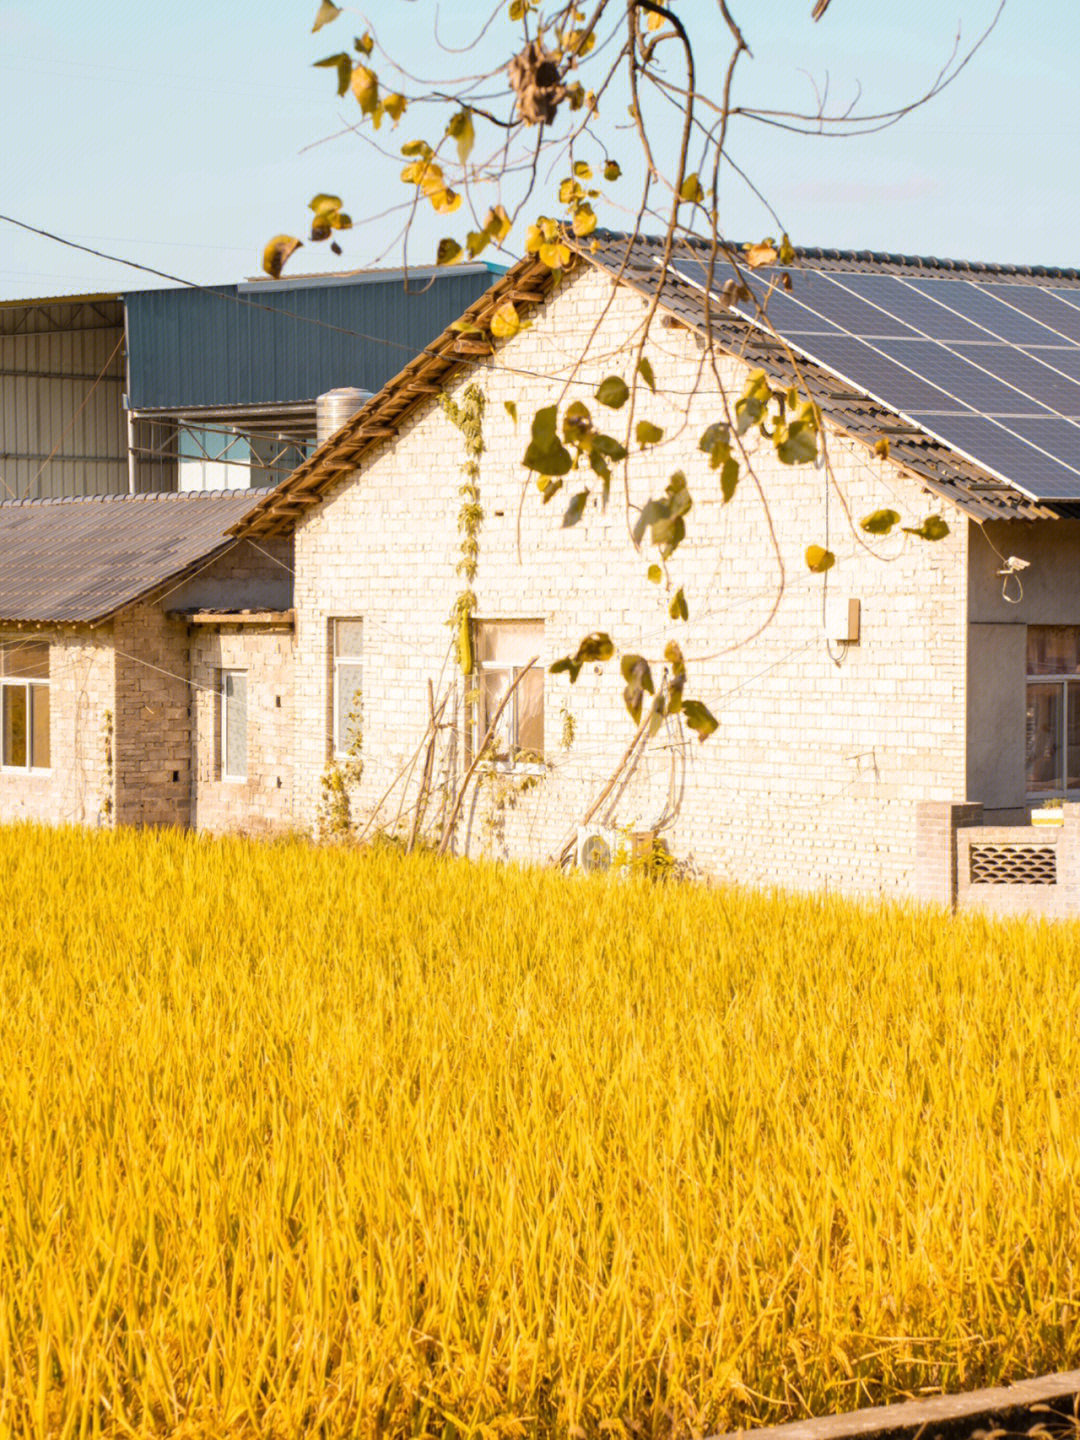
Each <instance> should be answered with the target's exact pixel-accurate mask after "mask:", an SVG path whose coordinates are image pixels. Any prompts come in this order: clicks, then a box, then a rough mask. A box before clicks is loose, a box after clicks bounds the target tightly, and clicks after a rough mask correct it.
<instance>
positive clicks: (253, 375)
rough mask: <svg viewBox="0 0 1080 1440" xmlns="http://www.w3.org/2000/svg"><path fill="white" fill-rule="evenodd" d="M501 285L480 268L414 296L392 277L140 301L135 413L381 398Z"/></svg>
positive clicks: (132, 350)
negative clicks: (352, 394) (339, 390)
mask: <svg viewBox="0 0 1080 1440" xmlns="http://www.w3.org/2000/svg"><path fill="white" fill-rule="evenodd" d="M491 280H492V274H491V272H490V271H489V270H487V269H486V267H484V268H481V267H472V268H470V269H468V270H444V271H441V272H440V273H439V274H437V275H435V276H425V277H424V278H423V279H421V280H419V281H418V280H417V279H416V278H415V277H410V289H409V291H406V290H405V288H404V286H403V284H402V282H401V278H400V273H399V274H396V275H395V274H394V273H391V274H389V275H385V274H374V275H373V274H367V275H363V274H361V275H357V276H356V277H354V279H353V280H352V281H350V280H349V279H348V278H347V277H340V276H331V277H328V278H327V279H326V281H325V282H323V283H320V282H319V280H318V279H317V278H316V279H314V280H313V279H301V280H298V281H297V282H295V283H289V282H287V281H279V282H267V285H266V286H265V288H264V287H263V286H261V285H250V284H249V285H223V286H219V287H216V288H214V289H197V290H196V289H191V290H143V291H136V292H133V293H132V292H129V293H128V294H127V295H126V296H125V301H126V304H127V316H128V341H129V354H130V362H129V364H130V374H131V393H130V396H129V404H130V405H131V406H132V408H133V409H136V410H159V409H170V410H175V409H182V408H184V407H187V406H212V405H213V406H221V405H256V404H263V403H266V402H274V401H297V400H313V399H314V398H315V397H316V396H317V395H321V394H322V393H323V392H324V391H326V390H332V389H334V388H336V387H338V386H342V385H355V386H357V387H358V388H359V389H361V390H372V391H375V390H379V389H381V388H382V386H383V385H385V384H386V382H387V381H388V380H389V379H390V378H391V377H392V376H394V375H396V374H397V372H398V371H399V370H400V369H401V367H402V365H403V364H404V363H405V361H406V360H409V359H411V358H412V357H413V356H414V355H415V354H416V353H417V352H418V351H420V350H422V349H423V348H424V346H425V345H427V344H428V343H429V342H430V341H431V340H433V339H434V338H435V337H436V336H437V335H438V334H439V333H440V331H442V330H443V329H445V327H446V326H447V325H449V324H450V322H451V321H452V320H455V319H457V317H458V316H459V315H460V314H461V312H462V311H463V310H465V309H466V308H467V307H468V306H469V305H470V304H471V303H472V301H473V300H475V299H476V298H477V296H479V295H481V294H483V292H484V291H485V290H486V289H487V288H488V286H489V285H490V283H491ZM271 286H272V288H271Z"/></svg>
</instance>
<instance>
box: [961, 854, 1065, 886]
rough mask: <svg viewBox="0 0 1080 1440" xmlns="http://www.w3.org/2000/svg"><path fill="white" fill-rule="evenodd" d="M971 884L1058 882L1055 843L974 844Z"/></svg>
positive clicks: (1053, 883)
mask: <svg viewBox="0 0 1080 1440" xmlns="http://www.w3.org/2000/svg"><path fill="white" fill-rule="evenodd" d="M971 883H972V885H1056V884H1057V851H1056V850H1055V848H1054V846H1053V845H972V847H971Z"/></svg>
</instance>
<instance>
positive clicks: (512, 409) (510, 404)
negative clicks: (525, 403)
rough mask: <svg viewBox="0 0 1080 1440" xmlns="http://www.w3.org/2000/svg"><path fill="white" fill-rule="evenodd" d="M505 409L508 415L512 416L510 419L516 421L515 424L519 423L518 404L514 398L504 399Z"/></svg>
mask: <svg viewBox="0 0 1080 1440" xmlns="http://www.w3.org/2000/svg"><path fill="white" fill-rule="evenodd" d="M503 409H504V410H505V411H506V413H507V415H509V416H510V419H511V420H512V421H513V422H514V424H515V425H516V424H517V405H516V403H515V402H514V401H513V400H504V401H503Z"/></svg>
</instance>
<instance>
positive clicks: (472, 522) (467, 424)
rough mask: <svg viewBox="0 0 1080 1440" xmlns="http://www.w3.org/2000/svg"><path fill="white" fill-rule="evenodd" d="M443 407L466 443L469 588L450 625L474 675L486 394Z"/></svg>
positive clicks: (462, 531) (463, 530)
mask: <svg viewBox="0 0 1080 1440" xmlns="http://www.w3.org/2000/svg"><path fill="white" fill-rule="evenodd" d="M439 404H440V405H441V406H442V408H443V410H444V411H445V413H446V416H447V419H448V420H449V421H450V423H451V424H452V425H456V426H457V428H458V429H459V430H460V431H461V434H462V437H463V439H464V441H465V457H466V458H465V463H464V464H463V465H462V467H461V473H462V476H463V479H462V483H461V485H460V486H459V487H458V494H459V495H460V496H461V508H460V509H459V510H458V534H459V535H460V537H461V540H460V546H459V548H460V552H461V553H460V558H459V559H458V562H457V573H458V574H459V575H460V576H461V578H462V580H464V582H465V588H464V589H463V590H462V591H461V593H460V594H459V595H458V596H457V598H456V599H455V601H454V606H453V610H452V611H451V614H450V624H451V625H452V626H453V627H454V629H455V631H456V633H457V657H458V665H459V666H460V667H461V673H462V674H463V675H471V674H472V671H473V653H472V617H473V612H474V611H475V610H476V595H475V593H474V592H473V588H472V583H473V581H474V580H475V579H476V566H477V561H478V559H479V556H480V527H481V525H482V524H483V523H484V511H483V507H482V506H481V504H480V456H481V455H482V454H483V453H484V428H483V420H484V392H483V391H482V390H481V389H480V387H479V385H467V386H466V387H465V392H464V394H463V395H462V397H461V404H460V405H458V404H457V403H456V402H455V401H454V400H452V399H451V398H450V396H449V395H445V394H444V395H440V396H439Z"/></svg>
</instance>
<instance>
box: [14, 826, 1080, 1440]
mask: <svg viewBox="0 0 1080 1440" xmlns="http://www.w3.org/2000/svg"><path fill="white" fill-rule="evenodd" d="M0 851H2V873H3V875H4V877H5V888H6V904H5V906H4V909H3V913H2V916H0V1433H2V1434H9V1433H10V1434H15V1435H18V1436H46V1435H50V1436H52V1435H57V1436H75V1435H83V1434H98V1433H101V1434H107V1435H110V1436H112V1435H116V1436H121V1435H122V1436H145V1435H158V1434H162V1435H164V1434H177V1435H183V1436H211V1435H213V1436H241V1435H244V1436H246V1435H251V1436H255V1435H259V1436H281V1437H290V1440H291V1437H295V1436H304V1435H322V1436H327V1437H336V1436H344V1435H353V1434H358V1435H376V1434H379V1435H383V1434H403V1435H405V1434H407V1435H418V1434H433V1435H457V1434H463V1435H464V1434H468V1435H480V1434H484V1435H496V1434H499V1435H502V1434H516V1433H525V1434H530V1435H541V1436H554V1435H559V1436H565V1435H574V1434H582V1433H584V1434H587V1435H590V1436H591V1435H594V1434H600V1433H601V1432H604V1433H612V1434H615V1435H618V1434H634V1435H642V1436H653V1435H668V1434H670V1433H676V1434H687V1435H689V1434H693V1433H705V1432H708V1431H710V1430H723V1429H726V1428H728V1427H731V1426H735V1425H742V1424H750V1423H754V1422H757V1421H764V1420H779V1419H784V1418H789V1417H795V1416H800V1415H805V1414H807V1413H811V1412H814V1413H817V1412H822V1411H826V1410H830V1409H834V1408H850V1407H854V1406H857V1405H861V1404H866V1403H869V1402H874V1401H879V1400H885V1399H889V1398H894V1397H896V1396H898V1395H900V1394H903V1393H906V1392H913V1391H919V1390H924V1389H929V1390H933V1389H936V1388H950V1389H951V1388H959V1387H963V1386H973V1385H977V1384H982V1383H991V1382H994V1381H997V1380H999V1379H1001V1378H1003V1377H1010V1378H1011V1377H1018V1376H1021V1375H1026V1374H1031V1373H1037V1372H1039V1371H1046V1370H1053V1369H1058V1368H1064V1367H1066V1366H1068V1365H1071V1364H1075V1363H1076V1357H1077V1341H1078V1336H1080V1269H1078V1266H1080V1226H1078V1215H1077V1206H1078V1195H1080V1190H1078V1186H1077V1180H1078V1173H1080V1167H1078V1137H1080V1026H1078V1025H1077V1021H1076V1017H1077V1013H1078V1009H1080V945H1078V943H1077V942H1078V940H1080V932H1078V931H1077V930H1076V929H1074V928H1070V927H1058V928H1044V929H1041V930H1040V929H1036V928H1024V927H1022V926H1019V925H1017V926H1004V925H1003V926H991V925H989V924H984V923H981V922H979V921H973V922H970V923H956V924H941V925H939V926H937V927H936V928H931V927H930V925H929V923H928V921H927V919H926V918H925V917H924V916H921V915H919V914H918V913H914V912H906V911H903V910H896V909H864V910H860V909H856V908H854V907H851V906H848V905H845V904H842V903H839V902H836V901H832V900H829V901H822V900H795V899H784V898H760V897H750V896H744V895H739V894H722V893H717V892H707V891H704V890H700V891H699V890H692V889H686V888H676V887H671V888H663V887H661V888H650V887H648V885H647V884H638V883H635V882H611V883H605V882H599V883H597V882H586V881H583V880H580V879H574V878H571V879H563V878H560V877H558V876H555V875H551V874H546V873H539V872H518V871H515V870H509V869H498V868H494V867H483V866H464V865H458V864H438V863H436V862H434V861H432V860H430V859H428V858H426V857H424V856H417V857H413V858H412V859H411V860H408V861H406V860H403V859H402V858H401V857H400V856H398V855H396V854H394V853H389V852H379V851H371V852H368V853H366V854H355V853H342V852H340V851H319V850H316V849H312V848H310V847H307V846H304V845H302V844H283V845H279V846H259V845H254V844H246V843H243V842H229V843H218V842H207V841H205V840H204V841H200V840H197V839H193V838H190V837H184V836H177V835H134V834H130V833H119V834H104V835H88V834H83V833H77V832H64V831H43V830H35V829H29V828H15V829H8V830H5V831H0Z"/></svg>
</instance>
